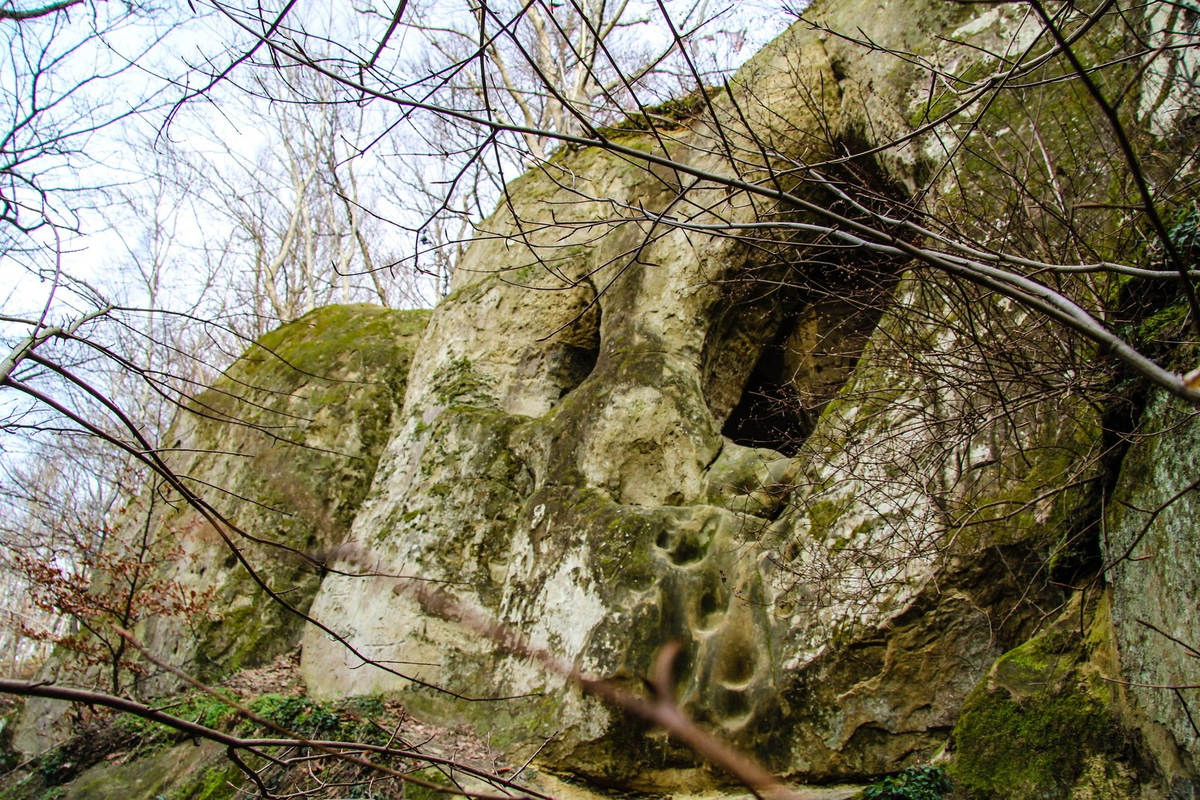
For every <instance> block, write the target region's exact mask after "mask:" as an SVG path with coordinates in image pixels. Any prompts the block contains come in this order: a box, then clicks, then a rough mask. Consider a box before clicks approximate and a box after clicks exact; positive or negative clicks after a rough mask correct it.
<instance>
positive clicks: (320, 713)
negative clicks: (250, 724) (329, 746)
mask: <svg viewBox="0 0 1200 800" xmlns="http://www.w3.org/2000/svg"><path fill="white" fill-rule="evenodd" d="M249 707H250V710H251V711H252V712H254V713H255V714H257V715H258V716H260V717H263V718H265V719H268V720H270V721H271V722H273V723H275V724H276V725H279V726H280V727H282V728H287V729H288V730H291V731H295V732H296V733H298V734H300V735H302V736H314V735H316V734H322V733H334V732H336V731H337V730H338V728H339V727H340V725H341V719H340V718H339V717H338V715H337V714H335V713H334V712H333V711H332V710H331V709H330V708H329V707H327V706H325V705H322V704H321V703H316V702H313V701H312V700H309V699H308V698H307V697H285V696H282V695H278V694H267V695H263V696H262V697H259V698H258V699H256V700H253V701H251V702H250V704H249Z"/></svg>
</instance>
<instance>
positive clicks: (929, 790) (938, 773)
mask: <svg viewBox="0 0 1200 800" xmlns="http://www.w3.org/2000/svg"><path fill="white" fill-rule="evenodd" d="M950 788H951V787H950V779H949V778H947V777H946V773H945V772H943V771H942V768H941V767H935V766H932V765H926V766H922V767H909V768H908V769H906V770H904V771H903V772H901V773H900V774H899V775H893V776H892V777H890V778H884V779H883V780H881V781H880V782H879V783H876V784H872V785H871V786H868V787H867V788H866V789H864V790H863V793H862V795H861V797H862V798H863V800H941V797H942V796H943V795H945V794H946V793H947V792H949V791H950Z"/></svg>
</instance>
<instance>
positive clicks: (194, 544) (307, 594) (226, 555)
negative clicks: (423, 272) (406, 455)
mask: <svg viewBox="0 0 1200 800" xmlns="http://www.w3.org/2000/svg"><path fill="white" fill-rule="evenodd" d="M428 318H429V313H428V312H426V311H391V310H387V309H383V308H379V307H375V306H367V305H357V306H330V307H327V308H321V309H317V310H315V311H312V312H310V313H309V314H306V315H305V316H304V317H302V318H300V319H298V320H296V321H295V322H291V323H289V324H287V325H284V326H282V327H280V328H278V329H277V330H275V331H272V332H270V333H268V334H266V335H265V336H263V337H262V338H261V339H260V340H258V341H257V342H255V343H253V344H252V345H251V346H250V347H249V348H248V349H247V350H246V352H245V353H244V354H243V355H242V356H241V357H240V358H239V359H238V360H237V361H236V362H235V363H234V364H233V365H232V366H231V367H230V368H229V369H228V370H226V372H225V374H224V375H222V376H221V377H220V378H219V379H217V380H216V381H215V382H214V383H213V385H212V386H211V387H210V388H208V389H206V390H204V391H202V392H199V393H198V394H196V395H195V396H194V397H192V398H190V399H189V401H188V402H187V403H186V406H185V408H184V410H183V413H182V414H181V416H180V418H179V419H178V421H177V422H176V423H175V425H174V426H173V427H172V428H171V430H170V431H169V432H168V433H167V436H166V439H167V441H166V447H165V460H166V462H167V464H168V465H169V466H170V467H171V469H172V470H174V472H175V473H176V474H177V475H178V476H180V478H181V480H182V481H183V482H184V484H185V485H186V486H187V487H188V489H189V490H191V491H192V492H194V493H195V494H196V495H197V496H198V497H199V498H201V500H202V501H203V502H205V503H207V504H209V506H210V508H211V509H212V511H211V514H210V515H209V516H208V517H206V516H205V515H203V514H201V513H200V512H199V511H198V510H197V509H195V508H194V507H192V506H189V505H188V504H187V503H185V502H183V501H182V499H181V498H180V497H179V496H178V493H176V492H174V491H172V490H171V488H170V487H169V486H167V485H166V484H162V485H156V486H155V488H154V490H153V491H149V492H147V493H145V495H144V496H143V497H142V498H141V499H140V501H139V502H138V503H137V504H135V505H134V506H132V507H131V508H129V509H127V510H126V512H125V520H124V521H123V522H122V525H123V526H124V527H125V528H126V529H127V530H132V531H137V532H144V533H145V534H146V535H145V541H146V542H147V543H148V548H147V550H146V555H145V557H144V558H145V561H146V565H147V568H148V569H151V570H153V573H154V574H153V581H154V583H153V586H155V587H159V588H160V589H161V591H164V592H170V593H172V594H173V596H181V597H186V596H188V594H189V593H191V592H195V593H196V596H197V597H199V598H201V601H200V602H199V603H198V604H197V607H196V608H195V609H194V613H193V614H191V615H189V616H188V617H187V618H183V617H181V616H178V615H176V616H170V615H168V614H160V613H145V614H139V615H138V616H139V617H140V618H141V621H140V622H139V623H138V626H137V630H136V633H137V634H138V636H139V637H140V638H141V639H142V641H144V642H145V643H146V644H147V645H148V646H149V647H151V648H152V649H153V651H154V652H155V653H157V654H158V657H159V658H162V659H165V660H167V661H169V662H170V663H172V664H174V665H177V666H181V667H185V668H186V669H188V670H189V671H190V672H191V673H192V674H194V675H196V676H197V677H199V678H200V679H202V680H208V681H216V680H220V679H222V678H224V677H225V676H227V675H228V674H230V673H231V672H233V671H235V670H237V669H239V668H241V667H250V666H257V665H260V664H264V663H267V662H269V661H270V660H271V659H272V658H274V657H275V656H276V655H278V654H280V653H285V652H288V651H290V650H292V649H294V648H295V646H296V645H297V643H298V641H299V637H300V635H301V631H302V628H303V624H304V621H303V619H302V618H301V617H300V616H299V615H298V614H297V613H296V612H304V611H306V610H307V609H308V607H309V604H310V603H311V602H312V598H313V595H314V594H315V593H316V591H317V588H318V586H319V583H320V575H319V573H320V569H321V564H322V563H323V562H324V561H325V560H326V559H328V558H329V553H330V551H331V550H332V549H333V548H336V547H337V546H338V545H339V544H341V543H342V542H343V540H344V539H345V536H346V534H347V531H348V530H349V526H350V523H351V521H352V520H353V518H354V517H355V515H356V514H357V512H358V510H359V507H360V506H361V504H362V502H363V500H364V499H365V497H366V495H367V492H368V489H369V488H370V485H371V481H372V479H373V477H374V474H375V469H376V466H377V464H378V461H379V458H380V455H381V453H382V451H383V448H384V445H385V444H386V443H387V441H388V439H389V438H390V436H391V429H392V424H393V415H394V413H395V411H396V410H397V409H398V408H399V407H400V405H401V404H402V403H403V400H404V393H405V390H406V387H407V373H408V367H409V363H410V361H411V358H412V353H413V350H414V348H415V345H416V341H417V339H418V337H419V336H420V334H421V332H422V331H423V330H424V327H425V324H426V323H427V321H428ZM210 520H216V521H217V524H216V525H214V524H213V523H212V521H210ZM142 540H143V537H141V536H138V537H134V541H136V542H141V541H142ZM235 547H236V548H237V550H238V551H239V553H240V556H241V558H243V559H245V561H246V562H247V563H248V564H249V565H250V566H251V567H252V568H253V569H254V571H255V573H256V576H257V577H252V576H251V575H250V573H249V572H248V571H247V569H246V568H245V567H244V566H243V565H242V563H241V562H240V561H239V559H238V555H235V553H234V551H233V548H235ZM260 582H261V585H260ZM264 586H265V587H267V588H269V589H270V590H271V591H273V592H275V593H276V595H277V597H279V598H281V599H282V600H283V601H284V602H286V603H287V604H289V605H290V606H291V607H292V609H294V610H289V609H288V608H285V607H284V606H283V604H282V603H280V602H276V601H273V600H271V599H270V597H269V596H268V594H267V591H266V588H264ZM136 599H137V598H136V597H135V600H136ZM137 602H139V603H143V604H146V603H151V605H150V606H149V607H148V608H150V609H153V608H157V606H153V603H158V602H161V598H149V599H148V600H147V599H146V598H143V599H141V600H138V601H137ZM48 670H49V673H50V674H55V675H59V676H60V678H61V679H64V680H72V681H79V682H82V683H85V684H87V683H91V682H93V681H96V680H102V679H101V678H100V677H99V676H98V674H97V673H96V672H95V671H94V670H87V669H83V668H81V666H80V665H79V664H78V662H77V661H76V660H75V659H74V658H73V657H72V656H71V655H70V654H69V653H58V654H57V655H56V656H55V659H54V661H53V662H52V664H51V665H50V666H49V667H48ZM130 675H131V677H132V674H130ZM176 682H177V679H175V678H174V677H172V676H169V675H161V674H160V675H158V676H157V677H151V678H150V679H148V680H140V681H139V683H138V685H137V686H136V687H135V690H136V691H138V692H140V693H142V694H143V695H148V696H154V695H156V694H161V693H162V692H164V691H168V690H171V689H173V688H174V686H175V685H176ZM101 685H102V687H104V688H107V689H111V685H105V684H104V683H103V682H102V683H101ZM65 708H66V706H65V705H64V704H56V703H53V702H51V701H42V700H31V701H30V702H29V704H28V707H27V712H26V714H25V715H24V717H23V720H22V724H21V727H20V729H19V731H18V735H17V745H18V747H19V748H20V749H22V750H24V751H25V752H37V751H40V750H41V749H43V748H44V747H45V746H46V744H47V743H49V742H51V741H53V740H55V739H56V738H59V737H61V735H62V734H63V732H62V731H61V730H58V729H57V723H58V722H59V720H60V717H61V714H62V712H63V711H64V710H65Z"/></svg>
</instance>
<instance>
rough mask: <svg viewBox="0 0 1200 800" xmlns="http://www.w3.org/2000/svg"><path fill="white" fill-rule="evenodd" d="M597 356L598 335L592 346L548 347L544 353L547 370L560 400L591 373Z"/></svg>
mask: <svg viewBox="0 0 1200 800" xmlns="http://www.w3.org/2000/svg"><path fill="white" fill-rule="evenodd" d="M599 357H600V338H599V336H597V337H596V341H595V344H594V345H592V346H587V347H582V346H579V345H558V346H555V347H552V348H551V349H550V351H549V352H548V353H547V354H546V360H547V362H548V365H547V366H548V372H549V373H550V379H551V381H552V382H553V383H554V385H555V387H556V388H557V389H558V397H559V399H560V400H561V399H562V398H564V397H566V396H567V394H568V393H569V392H571V391H573V390H574V389H575V388H577V387H578V386H579V384H581V383H583V382H584V381H585V380H586V379H587V376H588V375H591V374H592V370H593V369H595V368H596V360H597V359H598V358H599Z"/></svg>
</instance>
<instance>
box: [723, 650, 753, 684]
mask: <svg viewBox="0 0 1200 800" xmlns="http://www.w3.org/2000/svg"><path fill="white" fill-rule="evenodd" d="M723 644H724V645H725V646H724V648H723V649H722V650H721V652H720V654H719V655H718V656H717V658H718V661H717V669H716V673H717V678H718V680H720V682H721V684H722V685H724V686H744V685H745V684H747V683H749V681H750V679H751V678H752V677H754V653H753V652H752V651H751V649H750V646H749V645H748V644H747V643H746V642H743V641H740V640H738V639H735V640H734V641H732V642H724V643H723Z"/></svg>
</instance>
